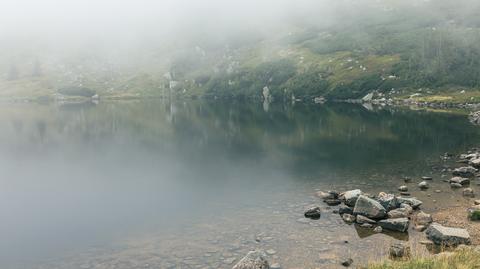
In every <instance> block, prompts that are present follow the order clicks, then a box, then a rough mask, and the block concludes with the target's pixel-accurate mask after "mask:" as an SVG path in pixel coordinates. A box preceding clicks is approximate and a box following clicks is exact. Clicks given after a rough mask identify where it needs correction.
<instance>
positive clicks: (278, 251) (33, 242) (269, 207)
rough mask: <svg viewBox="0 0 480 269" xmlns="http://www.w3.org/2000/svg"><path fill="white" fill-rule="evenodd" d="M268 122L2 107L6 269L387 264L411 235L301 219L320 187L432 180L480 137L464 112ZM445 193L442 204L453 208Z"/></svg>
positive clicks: (1, 231) (308, 113)
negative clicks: (385, 257)
mask: <svg viewBox="0 0 480 269" xmlns="http://www.w3.org/2000/svg"><path fill="white" fill-rule="evenodd" d="M265 110H266V109H264V107H263V106H262V104H261V103H242V102H224V101H215V102H207V101H188V102H180V101H178V102H172V103H170V102H164V101H148V102H145V101H128V102H101V103H100V104H96V105H95V104H76V105H73V104H70V105H40V104H2V105H0V220H1V221H0V238H2V240H0V267H1V268H49V269H51V268H229V267H231V266H232V265H233V263H234V262H235V261H238V259H239V258H240V257H241V256H242V255H243V254H245V253H246V252H247V251H248V250H249V249H253V248H263V249H269V250H273V251H270V252H271V254H270V261H271V262H272V263H275V262H279V263H280V264H281V265H282V266H284V268H295V267H305V268H315V266H317V267H319V266H327V267H329V266H331V267H333V268H334V267H335V266H337V265H338V263H337V260H338V258H339V257H343V256H345V255H347V256H351V257H354V259H355V260H357V261H358V260H362V259H363V260H365V259H367V258H366V255H365V253H366V252H368V251H370V252H371V249H372V248H378V251H377V253H379V254H378V255H382V248H381V247H378V246H379V245H381V244H379V242H387V243H388V242H389V241H391V240H397V239H396V238H399V239H405V238H404V237H402V236H398V235H394V236H393V237H392V236H390V235H383V234H380V235H371V236H369V235H370V234H369V233H368V231H358V230H357V229H355V228H354V227H353V226H349V225H346V224H344V223H343V222H342V221H341V220H340V218H339V217H338V216H337V215H335V214H333V213H331V212H329V210H328V209H326V208H325V211H326V213H324V214H323V216H322V218H321V219H320V220H319V221H315V222H312V221H310V222H304V221H303V220H302V214H303V209H304V208H305V207H307V206H309V205H311V204H319V205H321V206H322V207H325V206H324V205H322V203H321V201H319V200H318V199H317V198H315V197H314V193H315V191H316V190H322V189H323V190H326V189H337V190H340V191H343V190H347V189H350V188H361V189H362V190H364V191H368V192H372V193H375V192H378V191H395V190H396V188H397V187H398V186H399V185H400V184H402V182H403V181H402V177H403V176H412V177H418V176H421V175H424V174H432V173H433V175H435V176H436V175H437V174H436V173H437V172H436V171H437V170H434V171H433V172H432V168H434V169H435V168H438V167H439V166H441V165H442V162H441V160H440V158H439V157H440V156H441V155H443V154H444V153H445V152H460V151H462V150H465V149H468V148H469V147H471V146H473V145H476V144H477V143H478V142H479V141H480V129H479V128H477V127H474V126H472V125H470V124H469V123H468V121H467V118H466V116H465V115H455V114H449V113H432V112H424V111H409V110H404V109H383V110H375V111H369V110H367V109H365V108H364V107H362V106H358V105H349V104H328V105H322V106H319V105H302V104H298V103H297V104H295V105H284V104H280V103H278V104H275V103H273V104H270V106H269V107H268V111H265ZM433 184H435V183H433ZM439 188H440V187H439ZM413 192H414V194H415V195H417V196H418V197H425V193H422V192H418V193H415V191H413ZM439 195H440V194H439ZM441 195H442V196H441V197H438V198H435V197H433V198H431V199H434V198H435V199H438V200H448V199H455V198H454V197H455V196H454V193H448V192H445V193H442V194H441ZM433 196H435V194H433ZM436 207H438V205H435V204H431V203H428V202H427V203H426V210H427V211H428V210H434V209H435V208H436ZM330 211H331V210H330ZM416 237H419V236H417V235H415V234H412V233H411V234H410V238H416ZM255 239H260V240H255ZM345 240H348V241H349V243H348V244H345V243H343V241H345ZM258 241H260V242H258ZM382 244H383V243H382ZM274 252H275V253H274ZM375 255H377V254H375Z"/></svg>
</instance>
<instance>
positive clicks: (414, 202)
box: [397, 197, 423, 209]
mask: <svg viewBox="0 0 480 269" xmlns="http://www.w3.org/2000/svg"><path fill="white" fill-rule="evenodd" d="M397 201H398V203H399V204H400V205H401V204H407V205H409V206H411V207H412V208H413V209H417V208H419V207H420V206H421V205H422V204H423V202H422V201H420V200H418V199H417V198H415V197H411V198H410V197H397Z"/></svg>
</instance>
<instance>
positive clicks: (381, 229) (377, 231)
mask: <svg viewBox="0 0 480 269" xmlns="http://www.w3.org/2000/svg"><path fill="white" fill-rule="evenodd" d="M373 231H374V232H376V233H381V232H383V228H382V226H377V227H375V229H373Z"/></svg>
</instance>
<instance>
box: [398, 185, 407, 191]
mask: <svg viewBox="0 0 480 269" xmlns="http://www.w3.org/2000/svg"><path fill="white" fill-rule="evenodd" d="M398 190H399V191H401V192H407V191H408V187H407V186H405V185H404V186H400V187H398Z"/></svg>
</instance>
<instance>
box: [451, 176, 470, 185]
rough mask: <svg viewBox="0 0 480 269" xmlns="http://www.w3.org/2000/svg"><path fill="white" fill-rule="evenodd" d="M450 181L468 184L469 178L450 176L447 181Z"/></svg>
mask: <svg viewBox="0 0 480 269" xmlns="http://www.w3.org/2000/svg"><path fill="white" fill-rule="evenodd" d="M449 182H450V183H458V184H460V185H468V184H470V179H468V178H465V177H452V178H451V179H450V181H449Z"/></svg>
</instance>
